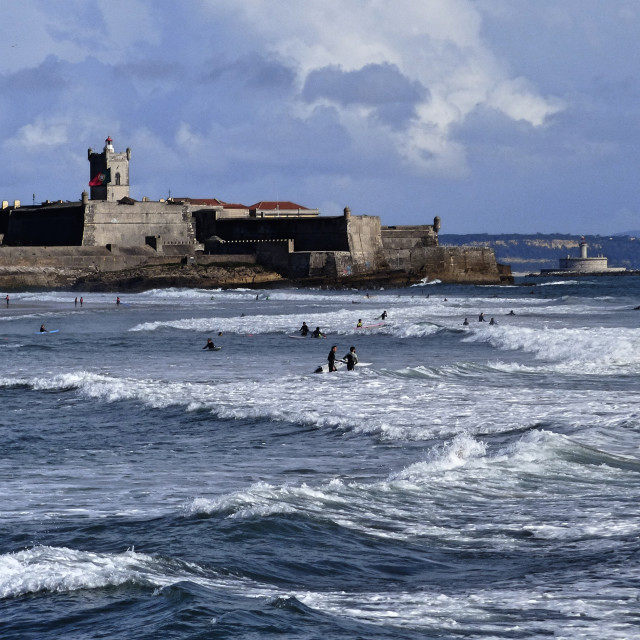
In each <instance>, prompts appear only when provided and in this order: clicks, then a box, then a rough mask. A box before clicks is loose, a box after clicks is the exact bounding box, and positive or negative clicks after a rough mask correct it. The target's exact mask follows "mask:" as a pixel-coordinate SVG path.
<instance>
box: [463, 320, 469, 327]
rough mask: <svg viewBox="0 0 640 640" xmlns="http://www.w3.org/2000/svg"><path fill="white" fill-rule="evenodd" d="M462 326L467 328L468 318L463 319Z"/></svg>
mask: <svg viewBox="0 0 640 640" xmlns="http://www.w3.org/2000/svg"><path fill="white" fill-rule="evenodd" d="M462 324H463V325H464V326H465V327H466V326H468V324H469V319H468V318H465V319H464V322H463V323H462Z"/></svg>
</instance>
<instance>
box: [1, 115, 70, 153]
mask: <svg viewBox="0 0 640 640" xmlns="http://www.w3.org/2000/svg"><path fill="white" fill-rule="evenodd" d="M68 130H69V123H68V122H59V121H46V120H45V119H42V118H38V119H37V120H36V122H34V123H33V124H26V125H24V126H23V127H20V129H18V132H17V134H16V135H15V136H14V137H13V138H10V139H8V140H7V146H8V147H13V148H25V149H37V148H39V147H52V146H55V145H61V144H67V143H68V141H69V133H68Z"/></svg>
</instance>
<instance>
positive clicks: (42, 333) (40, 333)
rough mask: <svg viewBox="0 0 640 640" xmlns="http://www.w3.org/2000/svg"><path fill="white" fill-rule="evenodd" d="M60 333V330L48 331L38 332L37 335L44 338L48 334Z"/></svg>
mask: <svg viewBox="0 0 640 640" xmlns="http://www.w3.org/2000/svg"><path fill="white" fill-rule="evenodd" d="M58 331H60V329H49V330H48V331H36V332H35V334H36V335H37V336H42V335H46V334H47V333H58Z"/></svg>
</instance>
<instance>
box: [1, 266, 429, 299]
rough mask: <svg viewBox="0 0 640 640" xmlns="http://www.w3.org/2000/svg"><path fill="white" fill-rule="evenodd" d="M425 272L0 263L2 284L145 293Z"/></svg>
mask: <svg viewBox="0 0 640 640" xmlns="http://www.w3.org/2000/svg"><path fill="white" fill-rule="evenodd" d="M423 275H424V274H419V273H407V272H405V271H402V270H397V271H392V270H391V271H384V272H380V271H377V272H375V273H372V274H364V275H360V276H350V277H347V276H345V277H343V278H338V279H335V278H326V277H322V276H319V277H309V278H304V279H296V280H294V279H290V278H286V277H284V276H282V275H281V274H280V273H278V272H276V271H273V270H270V269H268V268H266V267H263V266H261V265H256V264H237V263H233V264H219V263H218V264H209V265H201V264H184V263H169V264H162V265H140V266H137V267H132V268H127V269H122V270H118V271H101V270H97V269H87V268H72V267H67V268H59V267H51V266H42V267H36V266H16V267H7V266H4V267H0V290H3V291H24V290H34V289H35V290H41V289H49V290H70V291H86V292H129V293H139V292H141V291H147V290H149V289H165V288H170V287H184V288H188V287H192V288H199V289H219V288H222V289H236V288H241V287H245V288H248V289H273V288H283V287H316V288H335V289H340V288H351V287H353V288H366V289H374V288H380V287H406V286H409V285H411V284H415V283H416V282H419V281H420V280H421V278H422V277H423Z"/></svg>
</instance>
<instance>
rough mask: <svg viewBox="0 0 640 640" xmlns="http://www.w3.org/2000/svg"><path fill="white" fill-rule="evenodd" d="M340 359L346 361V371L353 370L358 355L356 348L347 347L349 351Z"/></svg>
mask: <svg viewBox="0 0 640 640" xmlns="http://www.w3.org/2000/svg"><path fill="white" fill-rule="evenodd" d="M342 359H343V360H346V362H347V371H353V370H354V369H355V368H356V365H357V364H358V356H357V355H356V348H355V347H351V349H349V353H347V355H346V356H345V357H344V358H342Z"/></svg>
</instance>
